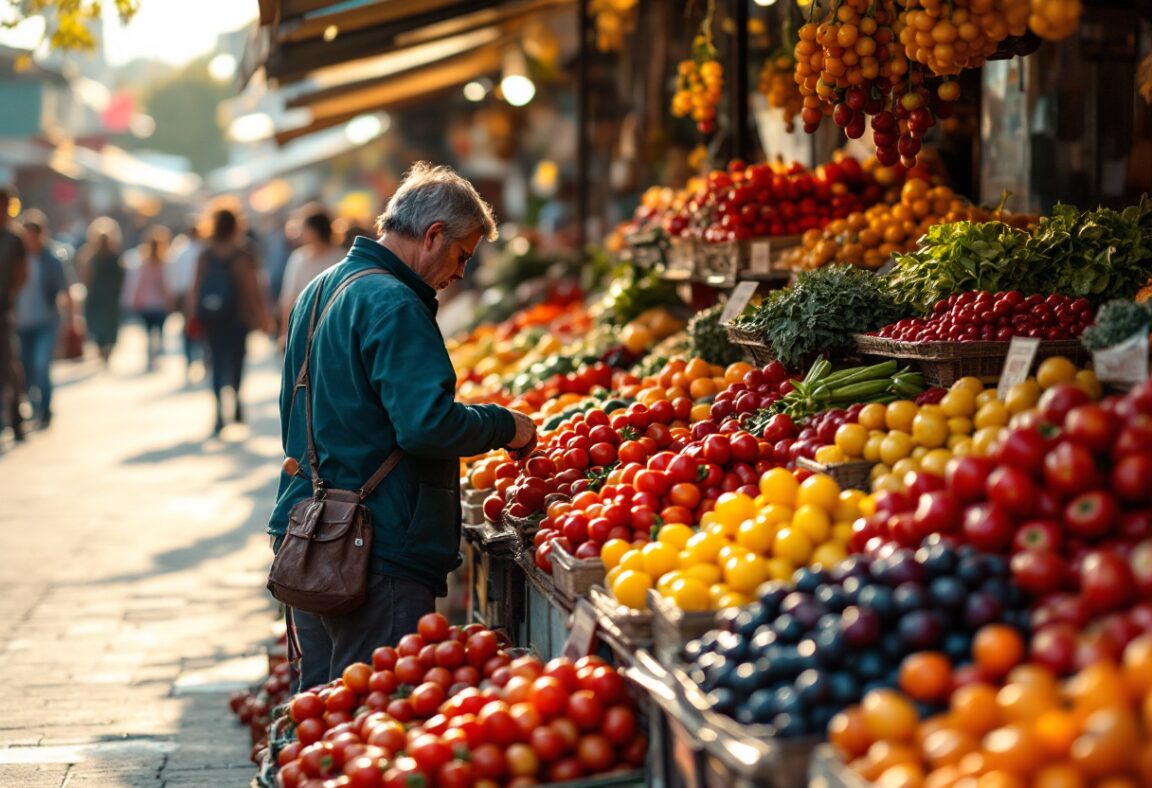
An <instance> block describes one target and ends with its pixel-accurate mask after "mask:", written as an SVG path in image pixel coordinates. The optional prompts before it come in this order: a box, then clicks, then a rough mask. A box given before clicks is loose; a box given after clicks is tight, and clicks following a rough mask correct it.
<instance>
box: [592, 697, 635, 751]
mask: <svg viewBox="0 0 1152 788" xmlns="http://www.w3.org/2000/svg"><path fill="white" fill-rule="evenodd" d="M636 731H637V726H636V714H635V713H634V712H633V711H632V709H629V708H628V707H626V706H613V707H612V708H610V709H608V711H606V712H604V723H603V725H602V726H601V731H600V732H601V733H603V734H604V738H606V739H607V740H608V741H610V742H612V743H613V744H618V745H625V744H627V743H628V742H630V741H632V738H633V737H634V736H635V735H636Z"/></svg>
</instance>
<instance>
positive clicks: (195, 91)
mask: <svg viewBox="0 0 1152 788" xmlns="http://www.w3.org/2000/svg"><path fill="white" fill-rule="evenodd" d="M234 91H235V87H234V86H232V85H229V84H221V83H219V82H216V81H214V80H213V79H212V78H211V77H210V76H209V75H208V58H201V59H200V60H194V61H192V62H191V63H189V64H188V65H187V66H185V67H184V68H183V69H181V70H180V71H178V72H177V73H176V74H174V75H173V76H171V77H168V78H166V79H161V80H159V81H156V82H153V83H151V84H149V85H147V86H146V87H145V88H144V89H143V90H142V91H141V92H140V96H139V98H140V103H141V104H142V105H143V107H142V108H143V110H144V111H145V112H147V113H148V114H149V115H151V116H152V118H153V119H154V120H155V121H156V131H155V133H154V134H153V135H152V136H151V137H150V138H149V139H148V142H147V146H148V147H149V148H151V149H152V150H157V151H161V152H164V153H175V154H179V155H181V156H185V157H187V159H188V161H190V162H191V163H192V168H193V169H194V170H195V171H196V172H198V173H200V174H204V173H206V172H207V171H208V170H211V169H213V168H215V167H219V166H221V165H223V164H227V163H228V143H227V141H226V140H225V138H224V131H223V129H221V128H220V124H219V121H218V119H217V118H218V109H219V106H220V102H222V101H224V100H225V99H227V98H231V97H232V96H233V94H234Z"/></svg>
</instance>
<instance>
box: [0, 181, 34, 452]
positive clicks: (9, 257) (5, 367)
mask: <svg viewBox="0 0 1152 788" xmlns="http://www.w3.org/2000/svg"><path fill="white" fill-rule="evenodd" d="M11 201H12V192H11V191H10V190H9V189H8V188H7V187H4V186H0V427H3V426H4V423H5V422H7V424H8V426H9V427H11V428H12V434H13V437H14V438H15V439H16V440H18V441H21V440H24V429H23V427H22V426H21V424H20V394H19V392H20V390H21V388H22V386H19V385H18V384H17V381H18V379H19V363H20V362H19V361H18V354H17V353H16V352H15V351H16V337H15V336H14V334H13V331H12V317H13V314H12V312H13V310H14V308H15V306H16V295H17V293H19V292H20V288H22V287H23V286H24V283H25V281H27V279H28V257H27V253H26V251H25V249H24V241H23V240H22V239H21V237H20V233H18V232H15V231H14V230H13V229H12V228H10V227H9V219H10V218H11V217H10V215H9V213H8V209H9V207H10V206H11Z"/></svg>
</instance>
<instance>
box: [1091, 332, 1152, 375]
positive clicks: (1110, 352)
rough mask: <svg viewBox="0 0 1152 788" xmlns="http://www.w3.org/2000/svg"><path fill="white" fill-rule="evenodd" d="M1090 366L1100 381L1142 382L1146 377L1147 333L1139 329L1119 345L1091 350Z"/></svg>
mask: <svg viewBox="0 0 1152 788" xmlns="http://www.w3.org/2000/svg"><path fill="white" fill-rule="evenodd" d="M1092 366H1093V367H1094V368H1095V370H1096V378H1097V379H1098V380H1099V381H1100V382H1101V383H1126V384H1131V385H1135V384H1137V383H1143V382H1144V381H1145V380H1147V379H1148V334H1147V333H1146V332H1144V331H1141V332H1140V333H1138V334H1133V335H1132V336H1130V337H1128V338H1127V339H1125V340H1124V341H1123V342H1121V343H1120V344H1119V345H1113V346H1112V347H1110V348H1105V349H1104V350H1097V351H1095V352H1093V353H1092Z"/></svg>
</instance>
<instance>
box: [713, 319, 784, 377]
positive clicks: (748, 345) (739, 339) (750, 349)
mask: <svg viewBox="0 0 1152 788" xmlns="http://www.w3.org/2000/svg"><path fill="white" fill-rule="evenodd" d="M724 328H725V330H726V331H727V332H728V341H729V342H731V343H732V344H733V345H739V346H740V348H741V349H742V350H743V351H744V357H745V358H746V359H748V361H750V362H751V363H753V364H755V365H756V366H758V367H762V366H764V365H766V364H768V363H770V362H772V361H775V360H776V354H775V353H773V352H772V348H770V347H768V345H766V344H764V342H762V341H761V340H760V338H759V337H758V336H757V335H756V334H754V333H753V332H751V331H748V330H746V329H743V328H740V327H739V326H734V325H732V324H731V323H729V324H727V325H725V326H724Z"/></svg>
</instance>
